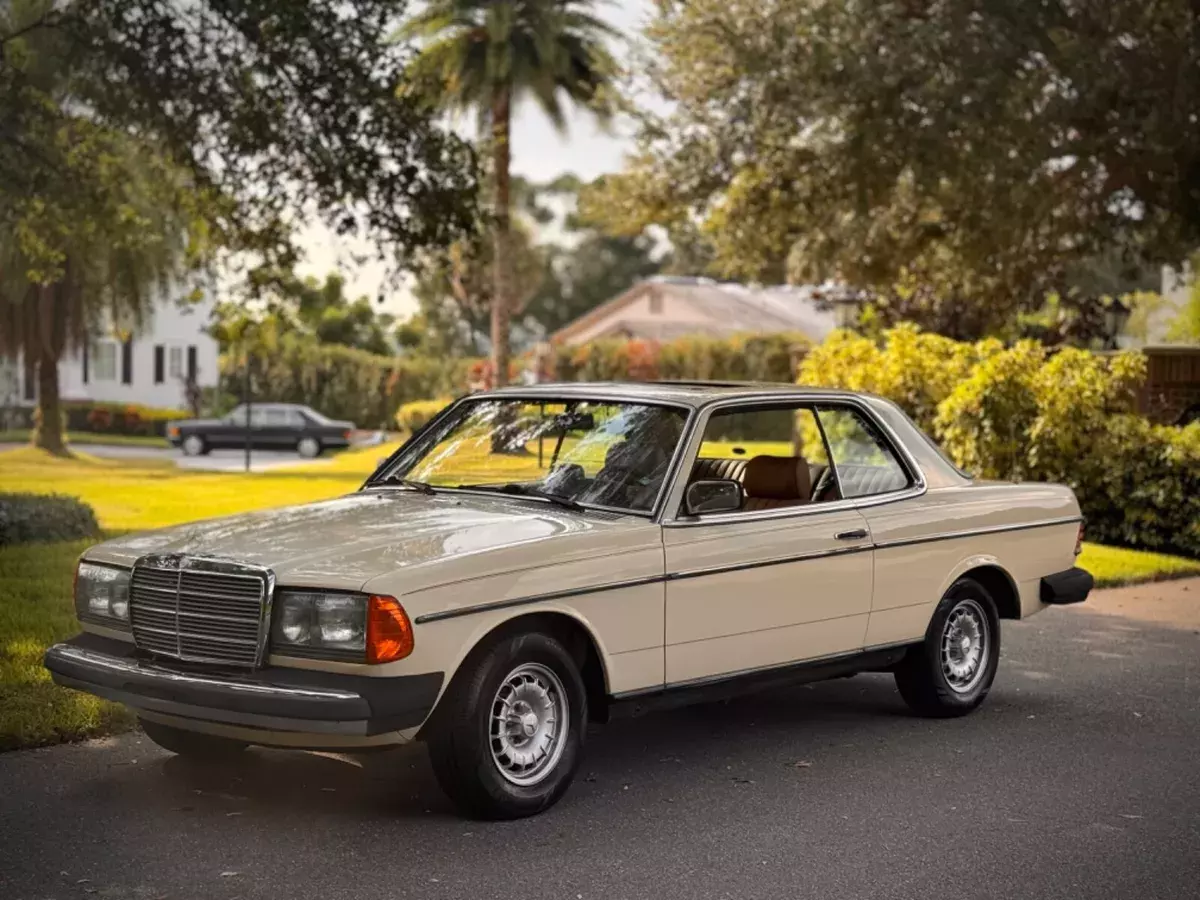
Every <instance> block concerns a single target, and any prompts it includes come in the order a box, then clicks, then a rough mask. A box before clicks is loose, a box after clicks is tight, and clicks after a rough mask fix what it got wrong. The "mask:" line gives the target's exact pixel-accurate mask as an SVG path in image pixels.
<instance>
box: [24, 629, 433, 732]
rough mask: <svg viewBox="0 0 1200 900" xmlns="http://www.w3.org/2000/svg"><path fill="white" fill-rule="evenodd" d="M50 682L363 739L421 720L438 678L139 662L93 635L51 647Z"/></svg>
mask: <svg viewBox="0 0 1200 900" xmlns="http://www.w3.org/2000/svg"><path fill="white" fill-rule="evenodd" d="M44 664H45V666H46V668H47V669H48V670H49V671H50V674H51V676H52V677H53V678H54V682H55V683H56V684H59V685H62V686H63V687H69V688H74V689H76V690H81V691H86V692H88V693H90V694H95V695H96V696H98V697H104V698H105V699H108V700H115V701H117V702H118V703H124V704H125V705H126V706H130V707H132V708H134V709H136V710H142V711H146V712H151V713H160V714H164V715H169V716H172V717H175V718H177V719H190V720H194V721H197V722H207V723H219V724H223V725H235V726H240V727H244V728H252V729H256V730H259V731H263V732H268V733H270V732H275V733H283V734H306V735H344V736H358V737H369V736H372V735H377V734H383V733H386V732H394V731H401V730H403V729H406V728H413V727H415V726H417V725H420V724H421V723H422V722H424V721H425V719H426V717H427V716H428V715H429V713H430V712H431V711H432V709H433V705H434V702H435V701H436V700H437V696H438V693H439V691H440V690H441V687H442V680H443V677H444V676H443V673H441V672H430V673H427V674H422V675H402V676H398V677H393V678H370V677H367V676H360V675H345V674H340V673H332V672H317V671H312V670H308V669H286V668H282V667H278V666H276V667H269V668H265V669H260V670H258V671H255V672H244V673H230V672H219V671H212V672H207V671H202V670H199V669H184V668H181V667H174V666H170V665H168V664H166V663H165V662H156V661H150V660H147V659H144V658H139V657H138V655H137V651H136V650H135V648H134V647H133V645H132V644H128V643H125V642H123V641H114V640H111V639H108V638H101V637H98V636H96V635H90V634H82V635H80V636H79V637H76V638H73V639H72V640H69V641H66V642H64V643H61V644H55V645H54V646H53V647H51V648H50V649H49V650H47V651H46V656H45V660H44Z"/></svg>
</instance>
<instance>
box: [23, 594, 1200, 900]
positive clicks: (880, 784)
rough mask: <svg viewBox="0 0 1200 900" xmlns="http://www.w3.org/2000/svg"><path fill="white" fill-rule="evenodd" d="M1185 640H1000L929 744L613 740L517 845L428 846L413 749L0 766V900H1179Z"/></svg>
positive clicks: (1190, 804)
mask: <svg viewBox="0 0 1200 900" xmlns="http://www.w3.org/2000/svg"><path fill="white" fill-rule="evenodd" d="M1194 584H1195V585H1196V587H1195V590H1196V592H1197V595H1196V599H1197V600H1200V583H1195V582H1194ZM1114 605H1115V604H1114ZM1198 627H1200V626H1198V625H1197V624H1196V622H1195V619H1194V618H1192V620H1191V622H1190V624H1187V626H1186V627H1179V626H1178V625H1177V626H1176V627H1169V626H1166V625H1163V624H1148V623H1141V622H1138V621H1135V620H1131V619H1125V618H1122V617H1120V616H1114V615H1099V614H1096V613H1094V612H1084V611H1079V610H1052V611H1050V612H1047V613H1045V614H1043V615H1042V616H1040V617H1038V618H1037V619H1035V620H1033V621H1031V622H1027V623H1019V624H1014V625H1012V626H1011V627H1006V630H1005V641H1006V646H1005V652H1004V656H1005V659H1004V662H1003V664H1002V670H1001V673H1000V677H999V679H998V681H997V684H996V687H995V689H994V690H993V693H992V696H991V697H990V698H989V700H988V703H987V705H986V706H985V707H984V708H983V709H982V710H980V711H979V712H978V713H977V714H975V715H973V716H970V717H968V718H966V719H962V720H956V721H945V722H931V721H925V720H920V719H915V718H911V717H909V716H908V715H907V714H906V713H905V711H904V709H903V708H902V706H901V705H900V702H899V699H898V698H897V695H896V694H895V692H894V690H893V688H892V685H891V682H890V680H889V679H887V678H886V677H884V676H860V677H858V678H855V679H851V680H842V681H837V682H831V683H827V684H823V685H814V686H809V687H803V688H797V689H792V690H787V691H778V692H773V693H769V694H762V695H758V696H756V697H753V698H748V699H744V700H741V701H737V702H731V703H728V704H720V705H708V706H701V707H694V708H691V709H686V710H679V711H675V712H671V713H667V714H662V715H658V716H654V717H647V718H644V719H635V720H627V721H624V722H621V723H617V724H614V725H610V726H608V727H606V728H603V729H598V730H596V731H595V732H594V734H593V735H592V736H591V737H590V743H589V748H588V758H587V760H586V761H585V764H584V768H583V772H582V776H581V778H580V780H579V781H578V782H577V783H576V785H575V787H574V788H573V789H572V791H571V792H570V793H569V794H568V795H567V797H566V799H565V800H564V802H563V803H562V804H560V805H559V806H558V807H557V808H555V809H554V810H552V811H550V812H549V813H547V814H545V815H543V816H541V817H538V818H535V819H531V820H526V821H522V822H510V823H500V824H487V823H480V822H469V821H463V820H461V819H458V818H456V817H455V815H454V814H453V812H452V811H451V809H450V808H449V806H448V804H447V803H446V801H445V800H444V799H443V798H442V796H441V795H440V794H439V793H438V790H437V787H436V786H435V784H434V782H433V779H432V776H431V773H430V769H429V765H428V763H427V762H426V759H425V757H424V755H423V752H422V751H421V750H420V749H419V748H406V749H404V750H400V751H395V752H389V753H386V754H378V755H376V756H374V757H368V758H366V762H365V764H364V766H363V767H362V768H360V767H358V766H356V765H352V764H350V763H348V762H346V761H344V760H343V759H341V758H338V757H331V756H319V755H308V754H286V753H281V752H275V751H256V752H254V753H253V754H251V757H252V758H251V759H249V760H248V761H247V764H246V765H244V766H243V767H241V768H239V769H238V770H236V771H228V772H222V773H208V774H200V773H197V772H196V771H194V770H192V769H190V768H189V767H188V766H186V765H185V764H183V763H182V762H181V761H179V760H174V759H171V758H169V757H167V755H166V754H164V753H163V752H161V751H159V750H157V749H156V748H154V747H153V746H152V745H151V744H150V743H149V741H147V740H146V739H144V738H140V737H139V736H134V735H129V736H126V737H123V738H121V739H118V740H112V741H105V742H93V743H89V744H84V745H78V746H72V747H61V748H56V749H51V750H43V751H30V752H24V753H14V754H7V755H4V756H0V897H3V898H5V900H9V898H35V897H36V898H46V897H55V898H83V900H86V898H87V897H89V896H95V897H97V898H101V897H104V898H108V897H120V898H147V900H148V898H155V897H171V898H192V897H195V898H205V900H219V898H234V897H244V898H258V897H263V898H288V900H298V898H310V897H311V898H320V900H336V898H368V900H370V898H404V897H413V898H431V900H436V898H489V900H490V898H519V900H548V898H566V900H580V898H605V900H621V898H648V897H653V898H655V900H700V898H725V897H736V898H771V900H792V898H808V897H812V898H821V900H836V898H876V897H878V898H888V900H897V898H921V900H926V898H946V897H956V898H957V897H961V898H965V900H981V898H1005V900H1015V898H1031V900H1055V898H1071V900H1076V898H1087V900H1102V898H1114V900H1116V898H1120V900H1128V898H1137V900H1152V898H1160V897H1161V898H1170V900H1178V898H1181V897H1195V896H1197V890H1198V888H1197V885H1198V884H1200V764H1198V763H1197V753H1198V750H1200V655H1198V653H1197V651H1198V650H1200V637H1198V636H1197V635H1198V633H1200V632H1198V630H1197V628H1198ZM85 879H86V880H85Z"/></svg>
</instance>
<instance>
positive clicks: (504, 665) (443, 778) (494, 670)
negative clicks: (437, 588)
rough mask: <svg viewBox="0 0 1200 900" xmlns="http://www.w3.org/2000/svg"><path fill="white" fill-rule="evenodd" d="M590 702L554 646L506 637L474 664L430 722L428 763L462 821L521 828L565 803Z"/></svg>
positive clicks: (532, 636)
mask: <svg viewBox="0 0 1200 900" xmlns="http://www.w3.org/2000/svg"><path fill="white" fill-rule="evenodd" d="M587 717H588V712H587V692H586V690H585V689H584V684H583V678H582V676H581V675H580V673H579V667H578V665H577V664H576V662H575V660H574V658H573V657H572V656H571V654H570V653H569V652H568V651H567V649H566V648H565V647H564V646H563V645H562V644H561V643H560V642H559V641H558V640H557V639H556V638H555V637H553V636H551V635H549V634H543V633H541V632H529V633H523V634H512V635H507V636H504V637H502V638H500V639H498V640H497V641H495V642H494V643H493V644H491V645H490V646H488V647H486V648H485V649H483V650H482V651H481V652H479V653H477V654H473V656H472V657H468V659H467V661H466V662H465V663H464V664H463V669H462V670H461V671H460V672H459V674H458V675H456V676H455V678H454V681H453V682H452V683H451V685H450V687H449V688H447V692H446V695H445V696H444V697H443V698H442V701H441V703H440V704H439V705H438V709H437V711H436V712H435V714H434V721H433V723H432V728H431V732H430V734H429V737H428V744H429V757H430V761H431V762H432V764H433V771H434V774H435V775H436V776H437V779H438V783H439V784H440V785H441V787H442V790H443V791H445V792H446V794H447V795H448V796H449V797H450V799H451V800H453V801H454V803H455V805H456V806H457V807H458V808H459V809H460V810H461V811H462V812H464V813H466V814H467V815H471V816H477V817H480V818H486V819H517V818H521V817H524V816H530V815H533V814H535V813H538V812H541V811H542V810H544V809H546V808H548V807H550V806H552V805H553V804H554V803H555V802H557V801H558V799H559V798H560V797H561V796H562V795H563V794H564V793H566V790H567V788H568V787H569V786H570V784H571V780H572V779H573V778H574V777H575V770H576V769H577V768H578V766H579V761H580V757H581V755H582V752H583V741H584V733H585V730H586V727H587Z"/></svg>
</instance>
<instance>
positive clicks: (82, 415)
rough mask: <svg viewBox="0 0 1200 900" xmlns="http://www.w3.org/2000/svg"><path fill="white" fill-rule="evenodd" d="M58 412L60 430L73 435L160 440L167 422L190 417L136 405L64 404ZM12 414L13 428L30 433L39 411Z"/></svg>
mask: <svg viewBox="0 0 1200 900" xmlns="http://www.w3.org/2000/svg"><path fill="white" fill-rule="evenodd" d="M60 409H61V410H62V416H63V428H64V429H65V430H67V431H71V432H76V433H84V432H87V433H91V434H123V435H132V436H142V437H164V436H165V435H166V433H167V422H169V421H171V420H172V419H189V418H191V413H189V412H187V411H186V410H182V409H158V408H155V407H152V406H142V405H141V404H140V403H109V402H104V401H100V400H64V401H63V402H62V403H61V404H60ZM16 413H17V423H16V427H17V428H28V429H32V428H35V427H36V426H37V424H38V421H39V418H40V415H41V410H40V409H37V408H36V407H27V408H22V409H19V410H16Z"/></svg>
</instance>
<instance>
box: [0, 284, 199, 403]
mask: <svg viewBox="0 0 1200 900" xmlns="http://www.w3.org/2000/svg"><path fill="white" fill-rule="evenodd" d="M213 305H214V304H213V301H212V300H211V299H205V300H204V301H202V302H200V303H197V304H192V305H186V306H182V307H181V306H179V305H178V304H176V303H175V302H174V301H167V302H165V303H162V304H160V305H159V306H158V307H157V309H155V311H154V314H153V316H152V317H151V319H150V320H149V321H147V322H146V323H145V326H144V327H143V329H142V331H141V332H138V333H135V334H134V335H133V340H132V367H131V368H132V372H131V376H132V377H131V379H130V383H129V384H124V383H123V382H122V378H121V376H122V371H121V343H120V341H118V340H116V339H115V338H112V337H109V336H108V335H98V336H96V337H94V338H93V340H92V342H91V344H90V347H89V352H88V360H87V370H88V371H87V380H86V382H85V380H84V360H83V355H82V354H68V355H67V356H66V357H64V359H63V360H62V361H61V362H60V363H59V366H58V381H59V393H60V395H61V397H62V398H63V399H64V400H95V401H102V402H111V403H131V404H141V405H143V406H150V407H154V408H158V409H184V408H186V394H185V391H184V376H186V374H187V356H188V347H195V348H196V350H195V352H196V383H197V384H198V385H199V386H200V387H202V388H204V387H213V386H215V385H216V383H217V377H218V371H217V357H218V346H217V342H216V341H215V340H214V339H213V338H212V337H210V336H209V335H208V334H207V333H206V332H205V328H207V327H208V324H209V320H210V317H211V315H212V309H213ZM104 344H111V345H113V346H114V347H115V354H116V355H115V363H116V364H115V370H114V371H113V372H112V373H111V374H112V376H113V377H111V378H106V377H104V376H105V373H104V371H103V364H102V360H101V357H102V355H103V353H104V352H105V351H104V350H103V348H102V346H101V345H104ZM160 346H161V347H162V348H163V372H162V375H163V377H162V380H161V381H156V379H155V348H156V347H160ZM172 349H175V350H177V351H178V360H179V374H172V372H171V351H172ZM12 369H13V370H14V371H15V372H17V373H21V374H22V375H23V373H24V371H25V370H24V365H23V364H22V363H21V362H20V361H19V360H18V362H17V364H16V365H15V366H13V367H12ZM22 387H24V385H22ZM27 395H28V391H26V390H22V391H21V401H20V402H22V403H25V404H29V403H31V402H32V401H31V400H30V398H29V397H28V396H27Z"/></svg>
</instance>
